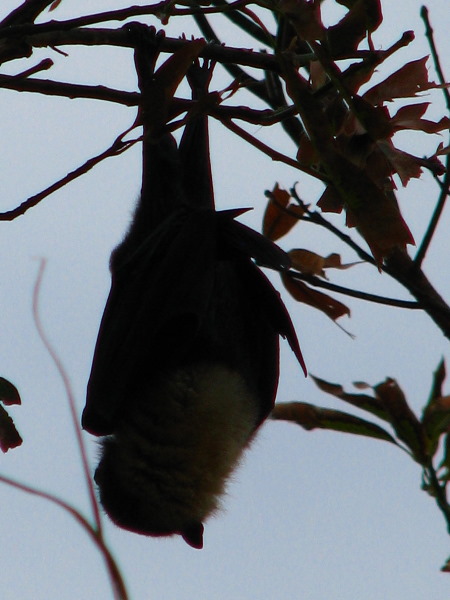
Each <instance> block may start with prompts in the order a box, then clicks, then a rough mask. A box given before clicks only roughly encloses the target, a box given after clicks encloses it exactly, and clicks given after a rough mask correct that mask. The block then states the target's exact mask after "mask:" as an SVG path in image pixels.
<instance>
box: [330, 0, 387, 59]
mask: <svg viewBox="0 0 450 600" xmlns="http://www.w3.org/2000/svg"><path fill="white" fill-rule="evenodd" d="M345 6H347V7H350V10H349V12H348V13H347V14H346V15H345V17H344V18H343V19H341V20H340V21H339V23H337V24H336V25H333V26H332V27H329V28H328V30H327V40H328V43H329V45H330V48H331V51H332V53H333V54H334V55H338V56H339V55H341V54H347V53H352V52H353V51H355V50H356V49H357V48H358V46H359V44H360V42H361V41H362V40H363V39H364V38H365V37H366V35H367V33H368V32H369V33H371V32H372V31H375V29H377V28H378V27H379V26H380V24H381V21H382V20H383V17H382V12H381V3H380V0H355V1H353V2H345Z"/></svg>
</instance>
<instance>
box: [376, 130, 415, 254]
mask: <svg viewBox="0 0 450 600" xmlns="http://www.w3.org/2000/svg"><path fill="white" fill-rule="evenodd" d="M377 146H378V148H379V149H380V150H381V152H382V153H383V154H384V156H385V157H386V158H387V160H388V161H389V163H390V164H391V166H392V169H393V171H394V172H395V173H397V174H398V176H399V177H400V180H401V182H402V185H403V186H404V187H406V186H407V185H408V182H409V180H410V179H411V178H419V177H420V176H421V174H422V160H421V159H419V158H417V157H416V156H413V155H412V154H408V153H407V152H403V150H398V149H397V148H395V147H394V144H393V143H392V142H391V141H390V140H379V141H378V142H377ZM407 243H409V242H407Z"/></svg>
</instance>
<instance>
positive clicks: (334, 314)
mask: <svg viewBox="0 0 450 600" xmlns="http://www.w3.org/2000/svg"><path fill="white" fill-rule="evenodd" d="M281 279H282V281H283V284H284V287H285V288H286V289H287V291H288V292H289V293H290V294H291V296H292V297H293V298H295V300H297V302H303V303H304V304H308V305H309V306H313V307H314V308H317V309H318V310H321V311H322V312H324V313H325V314H326V315H327V316H328V317H330V319H333V321H335V320H336V319H338V318H339V317H342V316H343V315H350V309H349V308H348V307H347V306H345V305H344V304H342V302H339V301H338V300H335V299H334V298H332V297H331V296H328V295H327V294H323V293H322V292H317V291H316V290H313V289H311V288H310V287H309V286H307V285H306V284H305V283H303V281H298V280H296V279H293V278H292V277H291V276H290V275H289V274H288V273H282V274H281Z"/></svg>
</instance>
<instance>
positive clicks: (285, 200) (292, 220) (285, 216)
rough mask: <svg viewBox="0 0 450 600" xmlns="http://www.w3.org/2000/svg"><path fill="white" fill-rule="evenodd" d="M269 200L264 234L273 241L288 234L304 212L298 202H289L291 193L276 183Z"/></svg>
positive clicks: (264, 222)
mask: <svg viewBox="0 0 450 600" xmlns="http://www.w3.org/2000/svg"><path fill="white" fill-rule="evenodd" d="M268 196H269V198H270V199H269V202H268V203H267V207H266V212H265V213H264V217H263V227H262V231H263V235H265V236H266V237H267V238H269V240H272V241H273V242H274V241H276V240H278V239H280V238H281V237H283V235H286V234H287V233H288V232H289V231H290V230H291V229H292V228H293V227H294V225H296V224H297V223H298V221H299V218H300V217H301V216H302V215H303V214H304V212H305V211H304V209H303V208H301V207H300V206H299V205H298V204H289V200H290V198H291V196H290V194H289V193H288V192H286V191H285V190H282V189H280V188H279V187H278V183H277V184H276V185H275V187H274V189H273V191H272V192H270V193H268Z"/></svg>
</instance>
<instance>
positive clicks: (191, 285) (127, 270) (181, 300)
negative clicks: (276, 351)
mask: <svg viewBox="0 0 450 600" xmlns="http://www.w3.org/2000/svg"><path fill="white" fill-rule="evenodd" d="M215 228H216V218H215V214H214V212H212V211H204V212H200V213H196V212H192V211H183V210H179V211H177V212H176V213H175V214H173V215H172V216H171V217H170V218H169V219H168V220H167V222H165V223H163V224H162V225H161V226H160V227H159V229H158V230H156V231H155V232H154V233H153V234H152V235H151V236H149V237H148V238H147V239H146V240H145V241H144V243H143V244H142V246H141V247H140V248H139V249H138V250H137V251H136V252H135V253H134V255H133V256H131V257H130V258H129V259H127V260H126V261H124V262H123V263H122V264H120V265H117V267H116V268H115V269H114V271H113V278H112V285H111V291H110V294H109V298H108V301H107V304H106V308H105V312H104V315H103V319H102V322H101V325H100V331H99V335H98V340H97V345H96V348H95V353H94V360H93V366H92V371H91V376H90V379H89V384H88V394H87V403H86V408H85V410H84V413H83V427H85V428H86V429H88V430H89V431H91V432H92V433H95V434H97V435H104V434H107V433H110V432H111V430H112V428H113V423H114V421H115V419H116V417H117V413H118V411H119V412H120V410H121V407H122V406H123V405H126V398H127V397H130V396H131V397H132V396H133V394H132V391H133V390H139V389H140V387H141V386H143V385H144V382H145V381H148V380H150V379H151V378H152V376H153V377H154V376H157V375H159V373H158V371H159V370H160V369H161V368H163V366H168V365H170V364H172V363H173V364H176V362H177V361H178V362H179V361H180V360H182V359H183V357H184V356H185V355H186V354H187V353H188V352H189V345H190V343H191V341H192V339H193V338H195V335H196V332H197V331H198V329H199V327H200V326H201V320H202V315H204V314H205V313H206V311H207V307H208V304H209V303H210V301H211V294H212V291H213V290H212V286H213V284H214V260H215V256H216V248H215V243H216V239H217V238H216V233H215ZM174 340H176V345H175V344H174V343H173V341H174Z"/></svg>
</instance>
